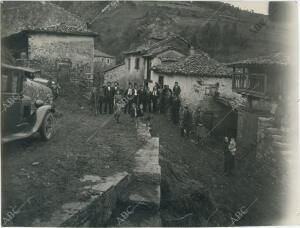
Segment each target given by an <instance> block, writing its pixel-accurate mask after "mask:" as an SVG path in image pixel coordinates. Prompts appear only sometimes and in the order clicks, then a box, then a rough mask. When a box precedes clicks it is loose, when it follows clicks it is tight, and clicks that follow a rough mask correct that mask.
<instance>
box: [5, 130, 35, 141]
mask: <svg viewBox="0 0 300 228" xmlns="http://www.w3.org/2000/svg"><path fill="white" fill-rule="evenodd" d="M33 134H34V132H32V131H27V132H19V133H14V134H11V135H7V136H4V137H3V138H2V143H9V142H11V141H14V140H20V139H24V138H27V137H30V136H31V135H33Z"/></svg>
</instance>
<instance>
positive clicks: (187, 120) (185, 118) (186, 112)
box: [183, 106, 193, 137]
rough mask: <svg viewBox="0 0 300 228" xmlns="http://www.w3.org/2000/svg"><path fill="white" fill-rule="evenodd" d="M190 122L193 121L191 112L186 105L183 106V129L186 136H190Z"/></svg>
mask: <svg viewBox="0 0 300 228" xmlns="http://www.w3.org/2000/svg"><path fill="white" fill-rule="evenodd" d="M192 123H193V117H192V113H191V112H190V110H189V107H188V106H185V107H184V113H183V129H184V131H185V133H186V136H187V137H189V136H190V131H191V129H192Z"/></svg>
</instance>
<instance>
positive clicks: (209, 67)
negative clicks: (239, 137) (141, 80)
mask: <svg viewBox="0 0 300 228" xmlns="http://www.w3.org/2000/svg"><path fill="white" fill-rule="evenodd" d="M151 69H152V81H153V83H155V82H157V83H158V84H160V85H161V86H163V85H169V87H170V88H171V89H172V88H173V86H174V84H175V82H178V83H179V85H180V87H181V102H182V104H183V105H185V104H187V105H189V107H190V108H191V109H192V110H193V111H195V110H196V109H197V108H198V107H199V108H200V110H201V115H202V119H203V121H204V124H205V125H206V127H207V129H213V128H215V129H214V131H213V133H214V134H217V135H225V134H231V135H235V134H236V122H237V117H236V115H235V112H232V113H229V114H230V115H229V114H228V115H227V116H226V114H227V112H228V111H230V109H231V108H228V107H227V106H225V105H224V104H223V103H221V102H218V100H217V99H218V98H220V97H226V98H227V99H231V100H239V99H241V95H239V94H237V93H236V92H234V91H232V79H231V71H230V69H229V68H227V67H225V66H224V65H223V64H220V63H218V62H217V61H216V60H214V59H212V58H210V57H209V55H208V54H207V53H204V52H200V51H199V53H198V54H192V55H189V56H187V57H182V58H181V59H179V60H178V61H174V62H162V63H161V64H160V65H157V66H153V67H152V68H151ZM223 118H226V121H221V122H220V120H222V119H223ZM229 119H230V121H229ZM219 122H220V123H219ZM215 126H216V127H215ZM228 132H229V133H228Z"/></svg>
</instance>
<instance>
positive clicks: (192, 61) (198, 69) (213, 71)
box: [152, 52, 231, 77]
mask: <svg viewBox="0 0 300 228" xmlns="http://www.w3.org/2000/svg"><path fill="white" fill-rule="evenodd" d="M152 69H153V70H154V71H156V72H160V73H165V74H182V75H193V76H215V77H230V76H231V70H230V69H229V68H227V67H225V66H224V65H223V64H221V63H219V62H217V61H216V60H214V59H212V58H210V57H209V56H208V54H207V53H205V52H201V53H197V54H194V55H190V56H188V57H183V58H181V59H180V60H178V61H177V62H173V63H162V64H160V65H157V66H154V67H152Z"/></svg>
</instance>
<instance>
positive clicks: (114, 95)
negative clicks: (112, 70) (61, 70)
mask: <svg viewBox="0 0 300 228" xmlns="http://www.w3.org/2000/svg"><path fill="white" fill-rule="evenodd" d="M180 93H181V88H180V86H179V85H178V82H175V84H174V87H173V90H171V89H170V88H169V86H168V85H164V86H161V85H159V84H158V83H156V84H155V86H154V87H153V89H152V90H150V88H149V87H148V86H146V85H140V86H138V84H137V83H134V84H132V83H131V82H129V83H128V87H127V88H126V89H125V90H124V89H122V88H120V87H119V83H118V82H114V85H113V86H111V82H107V84H106V86H101V87H94V88H93V90H92V95H91V103H92V107H93V109H94V111H95V114H98V113H100V114H107V113H109V114H112V113H114V116H115V119H116V121H117V122H119V118H120V115H121V113H122V109H123V112H124V113H128V114H130V115H131V117H132V118H134V117H138V116H142V115H143V114H144V113H145V112H149V113H169V112H171V113H172V120H173V122H174V123H178V122H179V111H180V98H179V95H180ZM103 108H104V110H103Z"/></svg>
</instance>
